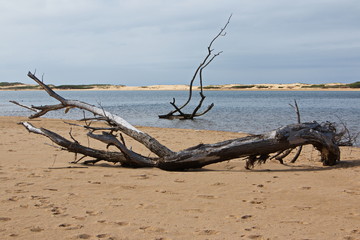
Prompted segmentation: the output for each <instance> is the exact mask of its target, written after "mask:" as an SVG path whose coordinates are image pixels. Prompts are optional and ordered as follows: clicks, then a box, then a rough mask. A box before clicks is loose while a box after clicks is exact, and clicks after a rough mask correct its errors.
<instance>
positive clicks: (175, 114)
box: [159, 15, 232, 120]
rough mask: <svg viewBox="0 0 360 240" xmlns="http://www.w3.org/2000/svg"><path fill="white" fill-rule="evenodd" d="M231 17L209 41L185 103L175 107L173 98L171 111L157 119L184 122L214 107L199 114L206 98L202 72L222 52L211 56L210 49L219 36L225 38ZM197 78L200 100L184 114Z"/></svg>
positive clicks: (211, 49)
mask: <svg viewBox="0 0 360 240" xmlns="http://www.w3.org/2000/svg"><path fill="white" fill-rule="evenodd" d="M231 17H232V15H230V17H229V18H228V20H227V22H226V24H225V26H224V27H223V28H221V29H220V32H219V33H218V34H217V35H216V36H215V37H214V38H213V39H212V40H211V41H210V44H209V45H208V47H207V55H206V56H205V58H204V60H203V61H202V62H201V63H200V65H199V66H198V68H197V69H196V70H195V73H194V75H193V77H192V79H191V81H190V85H189V95H188V98H187V100H186V102H185V103H184V104H183V105H181V106H177V105H176V99H175V98H173V101H172V102H170V104H171V105H172V106H173V107H174V110H173V111H170V112H169V113H167V114H163V115H159V118H165V119H170V120H172V119H181V120H185V119H190V120H191V119H194V118H195V117H200V116H202V115H204V114H206V113H207V112H209V111H210V110H211V109H212V108H213V107H214V103H211V104H210V105H209V106H208V107H207V108H206V109H205V110H204V111H202V112H199V110H200V108H201V107H202V104H203V102H204V100H205V98H206V96H205V95H204V88H203V70H204V69H205V68H206V67H207V66H208V65H209V64H210V63H211V62H212V61H213V60H214V59H215V58H216V57H217V56H219V55H220V54H221V53H222V51H220V52H218V53H215V54H213V51H214V49H213V48H212V45H213V44H214V42H215V41H216V39H218V38H219V37H221V36H225V35H226V32H225V29H226V27H227V26H228V25H229V23H230V19H231ZM197 76H199V88H200V92H199V94H200V100H199V103H198V105H197V106H196V107H195V108H194V110H193V111H192V112H191V113H184V111H183V109H184V108H185V107H186V106H187V105H188V104H189V103H190V102H191V99H192V96H193V85H194V81H195V79H196V77H197Z"/></svg>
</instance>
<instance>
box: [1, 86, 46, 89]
mask: <svg viewBox="0 0 360 240" xmlns="http://www.w3.org/2000/svg"><path fill="white" fill-rule="evenodd" d="M4 89H6V90H36V89H41V88H40V86H35V85H24V86H16V87H7V88H4Z"/></svg>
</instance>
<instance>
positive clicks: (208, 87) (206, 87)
mask: <svg viewBox="0 0 360 240" xmlns="http://www.w3.org/2000/svg"><path fill="white" fill-rule="evenodd" d="M219 88H221V87H220V86H214V85H209V86H205V87H203V89H219Z"/></svg>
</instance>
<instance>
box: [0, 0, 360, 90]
mask: <svg viewBox="0 0 360 240" xmlns="http://www.w3.org/2000/svg"><path fill="white" fill-rule="evenodd" d="M359 12H360V3H359V2H358V1H351V0H344V1H335V0H319V1H310V0H304V1H300V2H291V1H285V0H274V1H266V2H265V1H250V0H242V1H239V0H222V1H218V0H207V1H204V0H197V1H193V0H192V1H187V0H185V1H174V0H154V1H145V0H135V1H134V0H131V1H130V0H122V1H117V0H108V1H100V0H77V1H70V0H61V1H52V0H47V1H46V0H27V1H25V0H14V1H4V0H3V1H0V24H1V26H2V40H1V43H0V61H1V62H0V66H1V67H0V69H1V70H0V81H22V82H30V80H29V79H27V78H26V72H27V71H28V70H33V69H35V68H37V69H38V72H44V73H46V77H47V78H48V81H49V82H51V83H54V84H65V83H88V82H91V83H95V82H98V83H118V84H125V85H151V84H184V83H185V84H186V83H188V81H189V80H190V78H191V76H192V74H193V71H194V70H195V68H196V67H197V66H198V64H199V63H200V62H201V61H202V59H203V57H204V56H205V54H206V47H207V45H208V43H209V42H210V40H211V39H212V38H213V37H214V36H215V35H216V34H217V33H218V31H219V30H220V28H221V27H222V26H223V25H224V24H225V22H226V20H227V18H228V16H229V14H230V13H233V17H232V20H231V23H230V25H229V26H228V29H227V35H226V36H225V37H223V38H220V39H218V41H217V42H216V43H215V44H214V48H215V50H216V51H221V50H222V51H224V52H223V54H221V55H220V56H219V57H218V58H217V59H216V61H214V62H213V63H212V64H211V65H209V67H208V68H207V69H206V80H205V84H206V83H208V84H217V83H218V84H222V83H246V84H247V83H255V82H256V83H258V82H262V83H266V82H289V81H292V82H293V81H297V82H314V83H316V82H330V81H336V82H338V81H345V82H351V81H357V80H359V73H360V70H359V68H358V66H359V60H358V58H357V56H359V54H360V41H359V40H360V28H359V27H360V26H359V25H360V16H359V14H358V13H359Z"/></svg>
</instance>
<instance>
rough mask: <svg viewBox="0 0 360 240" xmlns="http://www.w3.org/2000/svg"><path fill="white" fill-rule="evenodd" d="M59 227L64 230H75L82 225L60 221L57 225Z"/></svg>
mask: <svg viewBox="0 0 360 240" xmlns="http://www.w3.org/2000/svg"><path fill="white" fill-rule="evenodd" d="M59 227H61V228H64V230H77V229H81V228H83V227H84V226H83V225H79V224H75V225H74V224H70V223H62V224H60V225H59Z"/></svg>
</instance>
